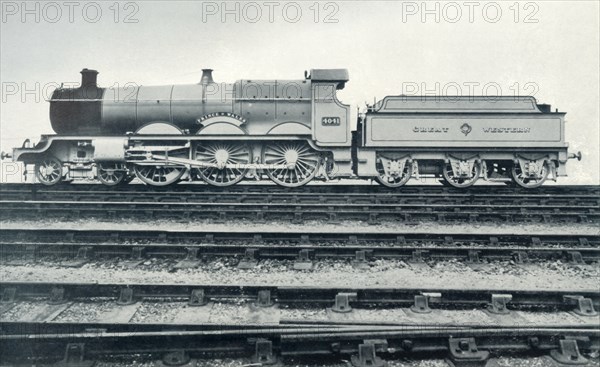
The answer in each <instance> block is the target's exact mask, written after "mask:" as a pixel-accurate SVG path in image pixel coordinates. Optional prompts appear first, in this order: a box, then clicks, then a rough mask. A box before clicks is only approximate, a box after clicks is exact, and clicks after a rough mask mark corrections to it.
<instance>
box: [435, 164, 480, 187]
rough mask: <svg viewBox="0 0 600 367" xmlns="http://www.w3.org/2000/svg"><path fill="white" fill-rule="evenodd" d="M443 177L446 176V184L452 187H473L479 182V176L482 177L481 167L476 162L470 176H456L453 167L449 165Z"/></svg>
mask: <svg viewBox="0 0 600 367" xmlns="http://www.w3.org/2000/svg"><path fill="white" fill-rule="evenodd" d="M442 175H443V176H444V180H445V181H446V183H448V184H449V185H450V186H453V187H457V188H459V189H462V188H465V187H469V186H473V184H475V182H477V180H478V179H479V176H480V175H481V166H480V165H479V163H477V162H474V163H473V167H472V168H471V172H470V174H469V175H468V176H456V175H455V174H454V170H453V169H452V165H451V164H450V163H447V164H445V165H444V167H443V170H442Z"/></svg>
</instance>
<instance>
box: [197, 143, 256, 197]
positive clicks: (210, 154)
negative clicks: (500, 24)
mask: <svg viewBox="0 0 600 367" xmlns="http://www.w3.org/2000/svg"><path fill="white" fill-rule="evenodd" d="M195 157H196V160H197V161H199V162H202V163H206V164H209V165H210V166H206V167H200V168H197V169H196V171H197V172H198V174H199V175H200V177H202V179H203V180H204V181H205V182H206V183H208V184H210V185H214V186H231V185H234V184H236V183H238V182H240V181H241V180H242V179H243V178H244V177H245V176H246V172H247V170H248V169H247V168H243V167H241V165H245V164H250V163H252V151H251V150H250V148H249V147H248V146H247V145H245V144H242V145H240V144H237V143H234V142H216V143H203V144H202V145H200V146H198V147H197V148H196V152H195ZM238 165H239V166H238Z"/></svg>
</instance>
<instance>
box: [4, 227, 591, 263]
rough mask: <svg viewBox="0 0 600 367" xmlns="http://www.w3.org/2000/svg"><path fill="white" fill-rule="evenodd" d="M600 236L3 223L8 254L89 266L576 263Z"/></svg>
mask: <svg viewBox="0 0 600 367" xmlns="http://www.w3.org/2000/svg"><path fill="white" fill-rule="evenodd" d="M599 245H600V236H578V235H550V234H542V235H522V234H503V235H497V234H460V233H451V234H445V233H439V234H435V233H406V234H398V233H396V232H388V233H385V232H377V233H353V234H349V233H323V232H313V233H311V232H306V231H302V232H290V231H286V232H263V231H257V232H250V231H244V232H233V231H166V230H143V231H142V230H83V229H3V230H2V231H0V246H1V247H0V254H1V258H2V259H3V260H18V259H25V260H30V259H37V258H40V257H44V256H58V257H61V258H65V257H66V258H68V259H69V261H67V263H66V264H69V265H70V266H81V265H83V264H85V263H86V262H89V261H93V260H94V259H99V258H115V257H116V258H129V259H131V260H134V261H135V260H142V259H144V258H175V259H178V260H180V262H179V263H178V264H177V265H176V267H196V266H199V265H200V264H201V262H202V261H203V260H204V259H206V258H211V257H237V258H239V259H240V262H239V264H238V266H240V267H243V268H251V267H253V266H255V265H256V264H257V263H258V261H260V260H263V259H282V260H295V264H294V267H295V268H297V269H305V270H308V269H310V268H311V267H312V264H313V262H314V261H318V260H321V259H352V260H353V261H354V264H355V265H357V266H361V265H367V263H368V261H370V260H374V259H400V260H404V261H408V262H425V261H430V260H448V259H459V260H461V261H466V262H469V263H474V264H481V263H487V262H491V261H497V260H513V261H515V262H517V263H527V262H530V261H536V260H544V261H547V260H556V259H561V260H563V261H568V262H571V263H573V264H586V263H588V264H589V263H594V262H597V261H600V246H599Z"/></svg>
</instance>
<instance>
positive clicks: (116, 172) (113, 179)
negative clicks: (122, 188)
mask: <svg viewBox="0 0 600 367" xmlns="http://www.w3.org/2000/svg"><path fill="white" fill-rule="evenodd" d="M96 169H97V170H98V172H97V174H98V181H100V183H102V184H103V185H106V186H116V185H118V184H120V183H122V182H123V181H124V179H125V176H126V175H127V169H126V168H125V164H123V163H111V162H104V163H98V165H97V167H96Z"/></svg>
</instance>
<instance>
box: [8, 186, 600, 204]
mask: <svg viewBox="0 0 600 367" xmlns="http://www.w3.org/2000/svg"><path fill="white" fill-rule="evenodd" d="M24 186H25V187H23V186H17V187H12V186H11V187H8V188H2V187H1V186H0V193H1V194H2V197H3V198H4V199H5V200H8V199H12V200H64V199H72V198H77V200H80V201H81V200H83V201H90V200H93V201H130V202H140V201H161V202H169V201H177V202H180V201H185V202H206V201H208V202H247V203H263V204H269V203H277V202H279V203H281V202H292V203H311V202H312V203H336V202H341V203H355V204H356V203H363V204H365V203H367V204H369V203H371V204H377V203H394V204H409V203H429V204H434V203H455V204H477V203H480V204H486V205H490V204H505V205H506V204H512V205H523V204H538V205H547V204H554V205H558V204H561V205H571V206H575V205H600V204H599V203H600V189H599V190H594V188H589V189H587V190H584V191H583V192H582V191H577V192H574V193H570V192H569V190H565V192H564V193H556V192H555V193H537V192H531V191H528V192H523V193H511V192H501V193H500V192H496V190H488V191H479V190H477V191H475V190H473V191H466V192H464V191H452V190H448V189H446V188H445V187H442V188H438V190H435V191H434V190H423V191H421V192H415V191H414V190H409V191H408V192H404V191H397V192H393V191H389V190H387V191H386V190H370V191H371V192H368V191H367V190H364V189H363V190H359V191H358V192H354V191H356V189H355V190H352V188H349V189H348V190H347V191H343V190H346V188H345V187H341V188H342V189H343V190H339V191H332V190H327V191H325V192H321V191H322V190H315V192H311V191H310V190H289V191H283V190H279V191H274V192H268V190H263V191H262V192H261V191H259V190H255V191H250V190H249V189H247V190H238V189H236V188H231V190H225V189H222V190H208V189H207V188H206V187H203V186H200V187H202V188H203V189H202V190H198V191H195V190H182V189H175V188H171V189H170V190H165V189H162V190H152V189H149V190H141V189H140V188H143V187H144V186H139V185H134V186H132V187H137V188H138V189H134V190H132V189H128V187H126V188H120V189H117V190H110V188H106V187H104V186H101V187H100V188H98V189H95V190H90V189H89V187H87V186H90V185H73V186H72V188H70V189H66V188H63V189H61V190H56V189H54V188H47V187H39V188H38V187H37V186H34V188H31V189H27V185H24ZM29 186H33V185H29ZM188 186H189V185H188ZM309 187H310V186H309ZM178 188H179V187H178ZM316 188H317V189H319V188H320V187H316ZM265 191H266V192H265ZM360 191H364V192H360ZM265 193H267V195H265Z"/></svg>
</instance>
